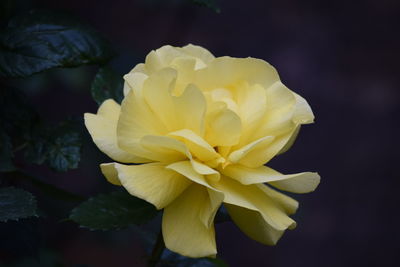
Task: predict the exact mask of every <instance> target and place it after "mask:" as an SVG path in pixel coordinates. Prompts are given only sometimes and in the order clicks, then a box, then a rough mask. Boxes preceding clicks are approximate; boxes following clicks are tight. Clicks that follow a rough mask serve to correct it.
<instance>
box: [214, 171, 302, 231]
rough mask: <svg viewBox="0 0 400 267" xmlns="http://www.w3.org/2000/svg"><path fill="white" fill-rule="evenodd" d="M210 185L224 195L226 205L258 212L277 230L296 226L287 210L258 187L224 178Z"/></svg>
mask: <svg viewBox="0 0 400 267" xmlns="http://www.w3.org/2000/svg"><path fill="white" fill-rule="evenodd" d="M210 184H211V185H212V186H213V188H215V189H216V190H218V191H221V192H223V193H224V202H225V203H228V204H232V205H236V206H239V207H242V208H246V209H250V210H253V211H258V212H259V213H260V214H261V215H262V217H263V218H264V220H265V221H266V223H268V224H269V225H271V226H272V227H273V228H274V229H276V230H285V229H287V228H290V229H292V228H294V227H295V226H296V223H295V221H293V220H292V219H291V218H290V217H288V216H287V214H286V212H285V210H284V209H283V208H282V207H281V206H280V205H279V204H277V203H275V202H274V200H273V199H272V198H271V197H270V196H269V195H268V194H266V193H265V192H264V191H263V190H261V189H260V188H259V187H258V186H257V185H243V184H240V183H239V182H237V181H235V180H233V179H231V178H228V177H224V176H223V177H221V179H220V180H219V181H218V182H212V181H210Z"/></svg>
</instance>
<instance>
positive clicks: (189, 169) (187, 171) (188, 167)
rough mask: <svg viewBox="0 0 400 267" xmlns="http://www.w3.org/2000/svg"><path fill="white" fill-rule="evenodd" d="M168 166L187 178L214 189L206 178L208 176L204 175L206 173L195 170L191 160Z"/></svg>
mask: <svg viewBox="0 0 400 267" xmlns="http://www.w3.org/2000/svg"><path fill="white" fill-rule="evenodd" d="M166 168H167V169H170V170H174V171H176V172H177V173H179V174H181V175H183V176H185V177H186V178H188V179H190V180H192V181H193V182H195V183H197V184H199V185H203V186H205V187H208V188H210V189H213V188H212V187H211V186H210V184H209V183H208V181H207V180H206V178H205V177H204V175H202V174H200V173H198V172H196V171H195V170H194V168H193V166H192V164H191V163H190V161H179V162H175V163H172V164H170V165H168V166H167V167H166Z"/></svg>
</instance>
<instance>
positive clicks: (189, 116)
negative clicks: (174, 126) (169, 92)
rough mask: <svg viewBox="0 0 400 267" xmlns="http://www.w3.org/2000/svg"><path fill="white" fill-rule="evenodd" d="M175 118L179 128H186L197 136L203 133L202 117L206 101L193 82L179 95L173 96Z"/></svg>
mask: <svg viewBox="0 0 400 267" xmlns="http://www.w3.org/2000/svg"><path fill="white" fill-rule="evenodd" d="M173 101H174V106H175V110H176V118H175V120H179V126H178V127H179V128H180V129H188V130H191V131H193V132H194V133H196V134H197V135H199V136H203V134H204V117H205V113H206V107H207V103H206V100H205V98H204V95H203V94H202V92H201V91H200V90H199V89H198V88H197V87H196V86H195V85H193V84H190V85H188V86H187V87H186V89H185V91H184V92H183V94H182V95H180V96H179V97H174V99H173Z"/></svg>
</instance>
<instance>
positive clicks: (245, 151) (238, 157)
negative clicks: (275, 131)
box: [228, 136, 274, 167]
mask: <svg viewBox="0 0 400 267" xmlns="http://www.w3.org/2000/svg"><path fill="white" fill-rule="evenodd" d="M273 140H274V137H273V136H265V137H263V138H260V139H258V140H256V141H254V142H252V143H250V144H248V145H245V146H244V147H242V148H240V149H237V150H235V151H233V152H232V153H231V154H230V155H229V158H228V159H229V161H230V162H233V163H241V164H243V165H245V166H247V165H251V166H249V167H258V166H260V165H259V164H258V162H259V161H260V160H261V161H264V157H263V156H264V155H260V154H258V153H257V151H259V150H260V148H265V147H267V146H268V145H269V144H271V143H272V141H273ZM249 154H250V155H249ZM255 160H256V161H257V164H254V161H255ZM246 163H248V164H246ZM261 165H262V164H261Z"/></svg>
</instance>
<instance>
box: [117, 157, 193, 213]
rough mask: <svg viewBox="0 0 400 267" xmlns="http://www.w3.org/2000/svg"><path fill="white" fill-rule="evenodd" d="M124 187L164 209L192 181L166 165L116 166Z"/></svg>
mask: <svg viewBox="0 0 400 267" xmlns="http://www.w3.org/2000/svg"><path fill="white" fill-rule="evenodd" d="M114 167H115V169H116V170H117V172H118V177H119V180H120V182H121V184H122V186H123V187H124V188H125V189H126V190H127V191H128V192H129V193H130V194H131V195H133V196H136V197H138V198H141V199H144V200H146V201H148V202H150V203H151V204H153V205H154V206H156V208H157V209H162V208H164V207H165V206H167V205H169V204H170V203H171V202H172V201H173V200H174V199H175V198H177V197H178V196H179V195H180V194H181V193H182V192H183V191H184V190H185V189H186V188H187V187H188V186H189V185H190V184H191V182H190V180H188V179H186V178H185V177H183V176H182V175H180V174H179V173H177V172H174V171H172V170H168V169H166V168H165V164H161V163H148V164H143V165H122V164H117V163H115V164H114Z"/></svg>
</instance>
